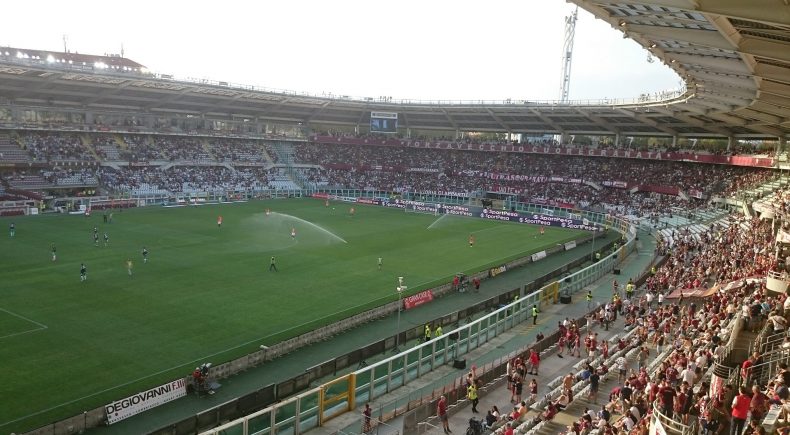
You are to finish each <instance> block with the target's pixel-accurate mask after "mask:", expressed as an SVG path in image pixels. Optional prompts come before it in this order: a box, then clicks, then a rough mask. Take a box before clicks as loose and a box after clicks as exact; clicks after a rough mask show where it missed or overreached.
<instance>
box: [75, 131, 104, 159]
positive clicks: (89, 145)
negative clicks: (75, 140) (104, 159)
mask: <svg viewBox="0 0 790 435" xmlns="http://www.w3.org/2000/svg"><path fill="white" fill-rule="evenodd" d="M80 140H82V146H83V147H84V148H85V149H86V150H88V153H89V154H90V155H91V157H93V160H96V161H97V162H100V161H101V158H100V157H99V155H98V154H97V153H96V150H95V149H94V148H93V138H92V137H91V136H90V135H89V134H81V135H80Z"/></svg>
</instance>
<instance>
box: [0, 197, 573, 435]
mask: <svg viewBox="0 0 790 435" xmlns="http://www.w3.org/2000/svg"><path fill="white" fill-rule="evenodd" d="M354 207H355V209H356V213H355V214H354V215H353V216H352V215H351V214H350V213H349V209H350V208H351V205H350V204H345V203H334V202H333V203H332V204H330V206H329V207H326V206H325V205H324V202H323V201H319V200H313V199H288V200H271V201H254V202H249V203H237V204H224V205H206V206H200V207H184V208H164V207H159V206H156V207H146V208H140V209H133V210H126V211H118V210H116V211H114V215H113V222H112V223H104V222H103V219H102V212H94V214H93V215H92V216H91V217H85V216H69V215H44V216H33V217H17V218H14V219H11V218H2V219H0V224H2V225H3V227H2V229H3V230H4V233H2V236H0V373H2V374H1V375H0V397H2V399H0V403H2V405H0V432H3V433H10V432H14V431H16V432H21V431H25V430H30V429H33V428H36V427H38V426H41V425H44V424H47V423H51V422H54V421H56V420H59V419H62V418H65V417H69V416H72V415H76V414H81V413H82V412H83V411H86V410H90V409H93V408H96V407H99V406H102V405H105V404H107V403H109V402H110V401H112V400H114V399H119V398H122V397H125V396H127V395H129V394H132V393H135V392H137V391H140V390H143V389H146V388H149V387H152V386H155V385H159V384H162V383H164V382H167V381H170V380H172V379H175V378H178V377H182V376H185V375H187V374H189V373H190V372H191V371H192V370H193V369H194V368H195V366H197V365H199V364H200V363H203V362H212V363H214V364H218V363H221V362H224V361H227V360H230V359H233V358H236V357H239V356H242V355H245V354H247V353H250V352H253V351H255V350H257V349H258V347H259V346H260V345H261V344H265V345H272V344H274V343H277V342H279V341H282V340H284V339H287V338H290V337H293V336H296V335H299V334H301V333H304V332H306V331H309V330H312V329H315V328H317V327H319V326H322V325H326V324H328V323H331V322H333V321H336V320H339V319H341V318H344V317H348V316H350V315H353V314H355V313H358V312H361V311H364V310H365V309H368V308H371V307H374V306H378V305H382V304H384V303H386V302H390V301H392V300H395V299H396V298H397V296H396V291H395V287H396V286H397V283H398V277H399V276H403V277H404V284H405V285H407V286H408V288H409V290H408V292H407V293H408V294H412V293H416V292H418V291H419V290H421V289H425V288H429V287H432V286H435V285H438V284H442V283H446V282H448V281H450V279H451V277H452V276H453V275H454V274H455V273H458V272H466V273H470V272H474V271H479V270H482V269H484V268H487V267H490V266H495V265H500V264H502V263H503V262H505V261H507V260H510V259H513V258H517V257H521V256H524V255H527V254H531V253H533V252H537V251H540V250H543V249H546V248H548V247H552V246H555V245H556V244H557V243H563V242H566V241H570V240H573V239H576V238H578V237H580V236H581V234H582V233H583V232H582V231H575V230H567V229H561V228H551V227H547V228H546V232H545V234H544V235H542V236H540V235H538V228H537V227H536V226H531V225H521V224H515V223H503V222H496V221H485V220H482V219H471V218H460V217H453V216H447V215H445V216H443V217H436V216H433V215H425V214H415V213H405V212H404V211H403V210H401V209H387V208H383V207H376V206H362V205H358V204H357V205H354ZM267 208H268V209H270V210H271V213H270V214H269V215H267V214H266V212H265V210H266V209H267ZM219 216H222V226H221V227H220V226H218V225H217V220H218V217H219ZM12 221H13V222H15V224H16V235H15V236H14V237H13V238H12V237H10V235H9V233H8V231H7V229H8V226H9V225H10V223H11V222H12ZM94 227H96V228H97V230H98V234H99V243H98V246H96V245H95V244H94V238H93V228H94ZM292 230H294V231H295V237H292V235H291V232H292ZM104 233H107V235H108V237H109V242H108V243H107V244H106V246H105V243H104V238H103V235H104ZM470 234H473V235H474V237H475V244H474V247H470V246H469V244H468V238H469V235H470ZM53 244H54V245H55V246H56V248H57V251H56V253H57V261H52V258H51V246H52V245H53ZM143 247H145V248H146V249H147V250H148V251H149V254H148V262H147V263H144V262H143V256H142V250H143ZM272 256H274V257H275V258H276V267H277V271H273V270H272V271H270V270H269V269H270V258H271V257H272ZM379 257H381V259H382V267H381V269H379V267H378V258H379ZM129 260H131V262H132V267H131V272H132V273H131V275H130V274H129V271H128V267H127V261H129ZM81 263H84V264H85V266H86V268H87V279H86V280H85V281H84V282H82V281H81V280H80V264H81Z"/></svg>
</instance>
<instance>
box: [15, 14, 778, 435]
mask: <svg viewBox="0 0 790 435" xmlns="http://www.w3.org/2000/svg"><path fill="white" fill-rule="evenodd" d="M569 3H572V4H573V5H574V6H577V7H578V8H577V11H578V9H581V10H582V11H583V12H584V13H589V14H590V15H591V17H594V18H595V19H598V20H602V21H603V22H605V23H607V24H608V25H609V26H610V27H611V29H610V31H611V32H616V34H617V35H618V38H619V35H622V38H625V39H628V40H631V41H634V42H636V43H637V44H639V45H640V46H641V47H642V48H643V50H644V51H645V52H646V53H647V56H648V59H650V62H651V63H652V62H654V61H658V62H660V63H661V64H663V65H665V67H666V68H667V69H670V70H672V71H674V73H676V74H677V75H678V77H679V78H680V80H681V82H682V85H681V86H680V87H679V88H677V89H673V90H667V91H655V90H654V89H653V88H652V87H651V86H649V84H646V86H645V92H646V93H644V94H641V95H638V96H635V98H633V99H623V98H609V99H601V100H586V99H585V100H574V99H572V98H570V97H569V93H568V82H569V80H570V63H571V57H572V52H573V37H574V25H575V22H576V20H577V13H578V12H572V14H571V15H569V17H568V18H567V19H566V32H565V36H566V40H565V46H564V47H563V79H562V84H563V86H562V89H561V96H560V99H559V100H552V101H548V100H527V99H505V100H453V101H450V100H419V99H397V98H393V97H385V96H379V97H351V96H346V95H334V94H322V95H317V94H310V93H301V92H290V91H280V90H272V89H267V88H263V87H256V86H250V85H242V84H236V83H232V82H225V81H213V80H203V79H187V78H180V77H177V76H175V75H170V74H164V73H154V72H151V71H150V70H149V69H148V68H147V66H146V65H144V64H142V63H138V62H137V61H135V60H132V59H129V58H127V57H125V56H123V55H90V54H79V53H76V52H72V51H70V50H68V49H64V50H63V51H49V50H38V49H28V48H20V47H10V46H0V226H2V227H3V229H4V230H5V229H7V231H8V233H7V235H4V237H0V282H2V283H3V285H2V290H0V361H2V362H0V368H2V369H3V370H2V373H3V375H2V376H1V377H0V379H2V382H0V392H1V393H2V394H0V397H1V399H0V403H1V405H0V432H2V433H14V434H23V433H24V434H40V435H44V434H53V435H61V434H74V433H95V434H102V433H103V434H108V435H109V434H137V433H155V434H162V435H164V434H193V433H194V434H198V433H199V434H203V433H205V434H217V435H219V434H244V435H246V434H252V433H254V434H274V433H285V434H299V433H308V432H309V433H327V434H362V433H365V434H372V433H376V434H417V433H420V434H422V433H428V434H438V433H440V431H441V432H443V433H449V431H450V429H452V430H453V432H454V433H461V432H463V431H466V433H468V434H473V435H474V434H482V433H484V432H486V433H496V434H505V435H510V434H514V433H519V434H559V433H564V434H600V435H603V434H640V435H641V434H647V433H650V434H653V433H671V434H701V433H725V431H731V432H729V433H749V434H752V433H786V431H787V430H788V428H790V411H788V410H790V390H788V386H790V385H788V384H790V372H789V371H788V369H787V363H788V362H790V361H789V360H790V354H788V348H789V347H790V335H788V332H790V330H788V323H787V322H788V321H790V298H788V297H787V294H788V293H787V290H788V284H790V272H788V270H790V269H788V264H790V260H788V258H790V250H788V246H790V222H788V221H786V220H785V219H784V217H785V214H786V213H787V211H788V207H789V205H788V204H790V202H789V201H790V196H789V194H788V192H790V191H788V187H787V186H788V180H790V179H789V178H788V177H787V175H786V174H784V173H783V171H784V170H787V169H790V160H788V150H787V139H788V137H790V6H788V4H787V2H786V1H782V0H754V1H750V2H743V1H737V0H716V1H712V0H707V1H706V0H698V1H691V0H652V1H641V0H617V1H616V0H611V1H609V0H571V1H570V2H569ZM64 43H65V38H64ZM137 60H142V59H137ZM582 345H584V349H581V347H582ZM541 361H543V363H540V362H541ZM539 366H540V371H539V370H538V367H539ZM538 373H540V374H538ZM522 381H523V385H522ZM530 381H534V382H535V384H534V388H533V387H532V386H529V387H527V391H524V392H522V388H523V387H525V386H527V385H528V384H530ZM599 390H603V391H602V392H600V393H599ZM624 390H625V391H627V394H625V395H624V393H623V391H624ZM522 393H523V394H522ZM522 396H523V397H522ZM478 402H480V404H481V409H480V413H478V411H477V406H478ZM494 410H496V412H493V411H494ZM500 410H501V412H500ZM487 411H488V412H487ZM467 426H468V427H467Z"/></svg>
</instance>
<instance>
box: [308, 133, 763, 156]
mask: <svg viewBox="0 0 790 435" xmlns="http://www.w3.org/2000/svg"><path fill="white" fill-rule="evenodd" d="M313 136H330V137H334V138H339V139H342V138H348V139H366V140H370V141H382V140H391V139H402V140H415V141H420V142H432V143H443V144H470V145H543V146H558V145H561V143H560V141H558V140H557V138H556V137H554V136H550V137H547V136H539V137H529V136H524V137H522V138H521V141H517V140H507V139H492V138H490V137H484V138H481V137H475V136H466V137H463V138H460V139H459V138H452V137H448V136H430V137H428V136H414V137H406V136H404V135H401V134H369V133H350V132H346V131H339V130H329V131H322V132H317V133H316V132H314V133H313ZM613 139H614V138H612V137H605V138H602V140H599V139H598V138H595V137H587V136H582V137H581V138H579V137H576V136H569V137H568V139H567V142H564V143H563V146H566V147H582V148H598V149H606V150H634V151H643V152H662V153H665V152H679V153H691V154H716V155H739V154H740V155H759V156H767V155H771V154H773V153H774V152H775V151H774V150H773V149H772V148H773V146H772V145H770V144H765V143H761V142H736V143H735V144H733V145H732V146H729V147H728V146H726V145H724V141H696V140H695V141H693V142H691V143H688V142H687V143H684V144H678V145H672V144H671V142H669V140H668V139H667V140H665V141H657V142H654V143H645V141H637V142H636V143H633V141H631V140H628V141H626V140H622V138H621V142H620V143H619V144H617V145H615V143H614V141H613Z"/></svg>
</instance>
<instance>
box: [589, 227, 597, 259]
mask: <svg viewBox="0 0 790 435" xmlns="http://www.w3.org/2000/svg"><path fill="white" fill-rule="evenodd" d="M590 223H591V224H592V225H593V239H592V245H590V261H595V259H594V258H593V253H594V252H595V233H597V232H598V227H596V226H595V222H593V221H590Z"/></svg>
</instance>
